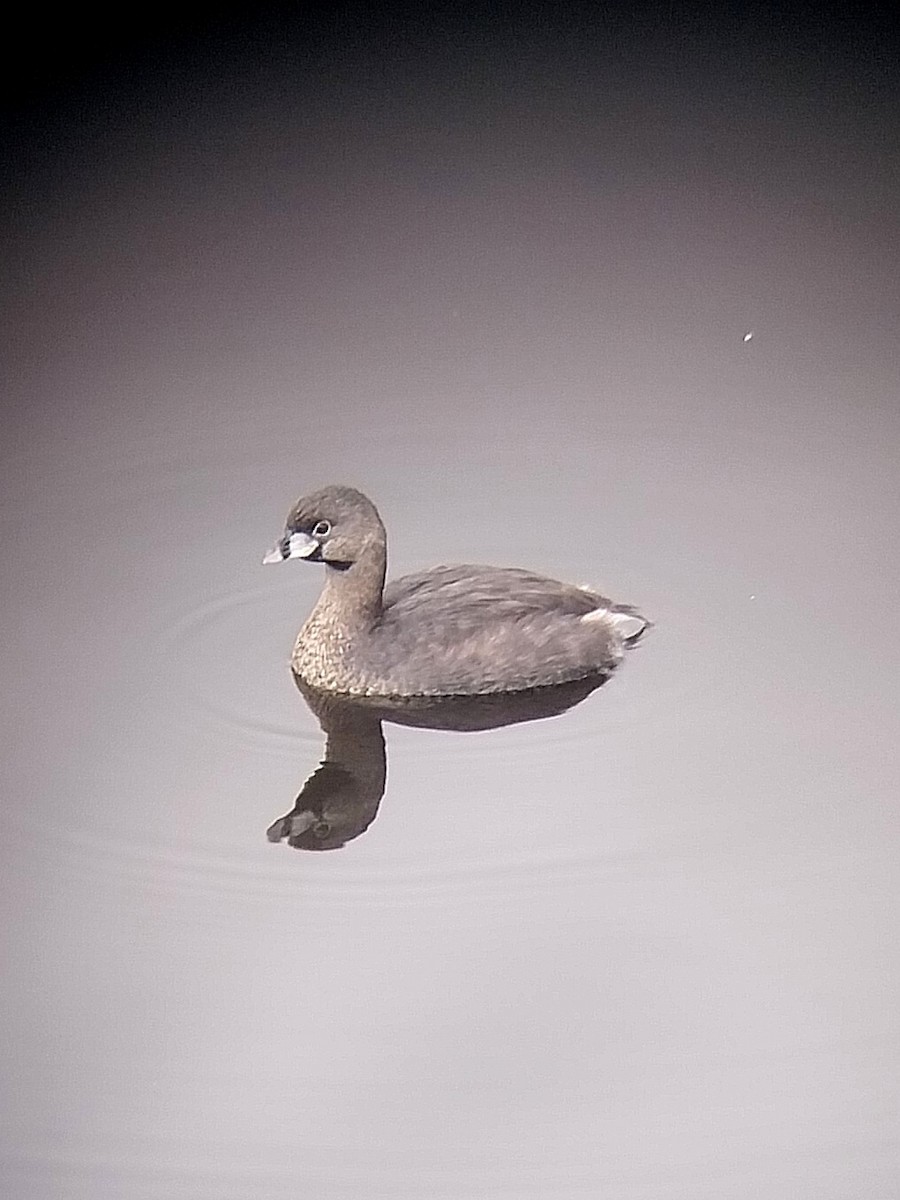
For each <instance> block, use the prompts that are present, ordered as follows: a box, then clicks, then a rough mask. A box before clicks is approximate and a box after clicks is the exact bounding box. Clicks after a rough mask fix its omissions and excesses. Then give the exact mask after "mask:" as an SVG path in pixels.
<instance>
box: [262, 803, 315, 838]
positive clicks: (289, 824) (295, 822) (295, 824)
mask: <svg viewBox="0 0 900 1200" xmlns="http://www.w3.org/2000/svg"><path fill="white" fill-rule="evenodd" d="M318 819H319V818H318V817H317V816H316V814H315V813H314V812H310V811H309V809H307V810H306V811H305V812H298V813H291V814H290V816H287V817H279V818H278V820H277V821H276V822H275V823H274V825H270V826H269V828H268V829H267V830H266V837H267V838H268V839H269V841H270V842H280V841H281V839H282V838H292V837H300V836H301V834H304V833H306V831H307V829H309V828H310V826H311V825H313V824H315V822H316V821H317V820H318Z"/></svg>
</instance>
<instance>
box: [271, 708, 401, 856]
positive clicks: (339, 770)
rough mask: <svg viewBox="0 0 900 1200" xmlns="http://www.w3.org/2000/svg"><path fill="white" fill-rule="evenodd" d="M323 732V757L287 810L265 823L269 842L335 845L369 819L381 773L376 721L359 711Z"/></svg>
mask: <svg viewBox="0 0 900 1200" xmlns="http://www.w3.org/2000/svg"><path fill="white" fill-rule="evenodd" d="M325 732H326V733H327V735H328V736H327V741H326V743H325V759H324V761H323V762H322V765H321V766H320V767H319V768H318V769H317V770H316V771H314V772H313V774H312V775H311V776H310V777H309V779H307V781H306V783H305V784H304V785H303V790H302V791H301V792H300V795H299V796H298V797H297V800H296V802H295V804H294V808H293V810H292V811H291V812H289V813H286V814H285V815H284V816H283V817H279V819H278V820H277V821H275V822H274V823H273V824H272V825H270V826H269V829H268V830H267V835H266V836H267V837H268V839H269V841H270V842H280V841H287V843H288V845H290V846H293V847H294V849H295V850H338V849H340V847H341V846H343V845H345V843H347V842H349V841H352V840H353V838H355V837H359V835H360V834H361V833H364V832H365V830H366V829H368V827H369V825H371V823H372V821H374V819H375V814H376V813H377V812H378V805H379V803H380V802H381V797H382V795H383V794H384V782H385V775H386V773H387V762H386V759H385V753H384V737H383V735H382V732H381V722H380V721H379V720H378V718H377V717H372V716H369V715H368V714H367V713H366V714H362V713H360V714H357V715H356V719H354V720H351V721H340V722H335V727H334V728H333V729H328V728H326V730H325Z"/></svg>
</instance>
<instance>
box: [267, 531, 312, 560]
mask: <svg viewBox="0 0 900 1200" xmlns="http://www.w3.org/2000/svg"><path fill="white" fill-rule="evenodd" d="M318 549H319V543H318V542H317V541H316V539H315V538H314V537H310V536H309V534H308V533H286V534H285V535H284V537H283V538H282V539H281V540H280V541H278V542H276V543H275V545H274V546H273V547H272V549H271V550H270V551H269V553H268V554H267V555H266V556H265V558H264V559H263V563H280V562H284V560H285V559H286V558H309V557H310V556H311V555H313V554H315V552H316V551H317V550H318Z"/></svg>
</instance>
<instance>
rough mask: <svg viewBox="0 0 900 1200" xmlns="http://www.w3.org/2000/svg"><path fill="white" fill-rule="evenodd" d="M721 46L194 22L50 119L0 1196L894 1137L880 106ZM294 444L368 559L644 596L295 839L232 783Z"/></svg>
mask: <svg viewBox="0 0 900 1200" xmlns="http://www.w3.org/2000/svg"><path fill="white" fill-rule="evenodd" d="M741 62H742V63H743V68H744V69H743V73H741V72H737V73H735V72H732V73H731V74H729V72H727V71H725V70H724V69H723V70H722V71H720V72H717V71H715V70H711V69H710V70H706V71H704V68H703V63H702V62H700V61H699V60H697V59H696V58H692V57H691V56H690V55H687V57H685V56H684V55H681V56H679V53H676V52H675V51H673V52H672V54H671V55H670V56H666V55H662V56H661V55H660V54H658V53H657V54H656V56H655V57H653V56H651V58H650V60H649V61H648V62H646V63H645V62H644V61H643V58H642V55H641V53H640V52H639V48H637V47H635V48H633V50H632V51H631V52H629V53H628V54H625V55H624V57H623V56H622V55H621V54H620V53H619V52H618V51H617V50H616V48H615V47H612V48H609V47H607V48H606V49H604V48H602V47H600V48H598V46H597V45H586V46H584V47H578V46H575V45H573V46H569V47H568V48H563V49H562V50H561V49H559V48H557V49H556V50H555V51H554V52H553V53H552V54H551V53H549V52H547V53H546V54H544V55H543V56H542V53H541V51H540V46H539V44H538V46H537V49H536V48H535V47H534V46H528V47H525V48H522V49H521V50H520V52H519V53H516V52H514V51H510V53H508V54H503V55H501V54H499V53H497V54H494V53H492V52H488V51H486V52H485V53H483V54H481V55H477V56H475V57H474V59H473V58H471V57H467V55H466V52H465V47H462V48H459V47H457V49H456V51H455V52H454V53H452V54H450V53H449V52H447V51H446V47H442V48H441V49H440V53H439V52H438V51H437V50H435V51H434V52H433V53H431V54H430V55H429V53H428V52H426V50H423V49H422V48H419V50H417V52H416V53H415V54H412V53H410V54H409V55H406V56H404V54H403V52H402V50H398V51H397V53H396V54H395V55H394V56H393V57H392V56H391V55H381V56H377V55H375V56H373V55H367V54H366V53H364V52H362V51H360V52H359V53H357V54H355V55H349V56H347V57H346V58H337V59H336V58H327V57H326V58H325V59H324V60H316V59H314V58H310V59H308V60H306V59H304V60H302V61H300V62H299V63H298V62H296V61H294V60H289V59H287V58H284V59H279V58H277V57H276V58H275V59H274V60H273V61H271V62H269V63H268V65H267V66H266V67H265V69H259V70H250V69H247V70H246V71H245V72H243V73H242V72H241V71H239V70H237V69H236V67H235V64H234V63H233V62H231V61H229V62H227V63H226V62H223V63H222V64H220V65H222V67H223V70H221V71H219V70H213V69H212V67H209V68H207V70H206V71H205V73H204V72H203V71H198V72H196V73H193V74H192V73H191V72H190V71H188V70H186V69H183V70H182V73H181V74H180V75H176V76H175V77H174V78H173V79H169V78H168V77H162V76H160V77H159V78H158V79H156V80H155V83H154V87H153V88H152V89H150V90H149V91H148V90H147V88H146V87H144V89H143V90H137V91H135V92H129V91H128V90H127V88H126V87H125V85H124V84H120V87H121V89H122V90H120V92H118V93H116V95H117V96H118V99H119V102H120V103H119V104H118V105H117V104H116V103H113V102H112V101H109V102H108V103H107V104H106V105H104V104H103V103H101V100H102V98H103V95H104V93H103V92H102V90H98V91H96V92H92V93H91V95H90V97H89V100H90V103H85V105H84V107H83V109H81V110H78V109H74V110H71V111H69V112H68V114H67V115H66V118H65V121H64V122H63V123H62V124H61V125H60V126H57V127H55V132H54V136H53V138H52V139H50V141H48V142H46V143H42V142H41V141H40V139H38V138H35V139H34V140H33V141H32V142H31V143H29V145H28V147H27V152H25V153H24V154H23V155H22V157H21V158H20V160H19V167H20V173H19V174H18V175H16V176H15V178H14V179H13V181H12V182H11V183H10V185H9V197H10V205H9V209H8V212H9V221H8V222H7V227H6V228H7V235H6V241H5V251H4V260H5V262H6V267H5V269H4V278H3V284H2V287H3V293H4V295H3V312H4V323H5V338H4V340H5V344H6V346H7V350H6V351H5V353H4V384H3V395H4V412H3V430H2V438H3V472H2V489H3V503H2V510H0V522H2V526H0V528H2V537H3V546H4V551H3V572H2V596H3V598H2V611H3V630H4V663H5V666H4V682H5V685H6V686H5V687H4V689H3V700H2V706H3V707H2V716H0V720H2V728H3V734H4V745H5V752H4V756H3V768H2V779H3V804H2V818H0V820H2V836H0V856H2V871H0V888H2V894H3V900H2V904H3V912H4V928H5V948H4V958H5V967H4V976H3V978H4V983H3V1000H2V1009H3V1022H2V1023H3V1028H4V1029H5V1030H6V1033H7V1036H6V1037H5V1038H4V1040H3V1041H4V1045H3V1051H2V1077H3V1080H4V1083H3V1093H4V1098H3V1102H2V1112H3V1121H2V1129H3V1132H2V1134H0V1139H2V1140H0V1151H2V1159H0V1182H2V1188H3V1194H4V1195H7V1196H9V1197H13V1198H15V1200H33V1198H41V1200H44V1198H48V1197H65V1198H66V1200H81V1198H85V1200H88V1198H90V1200H105V1198H107V1197H109V1198H113V1197H115V1198H119V1197H128V1200H151V1198H153V1200H156V1198H169V1197H186V1198H190V1200H198V1198H207V1197H208V1198H215V1200H245V1198H246V1197H248V1196H253V1197H254V1198H255V1200H269V1198H282V1197H284V1198H287V1197H291V1198H294V1197H301V1198H306V1197H310V1198H314V1200H337V1198H341V1200H350V1198H354V1200H355V1198H357V1197H359V1198H360V1200H363V1198H365V1200H373V1198H374V1197H382V1196H383V1197H390V1198H392V1200H400V1198H403V1197H410V1198H418V1197H422V1196H428V1197H438V1198H442V1197H447V1198H448V1200H449V1198H452V1200H468V1198H470V1197H471V1198H478V1200H486V1198H489V1197H504V1198H505V1197H515V1198H516V1200H530V1198H532V1197H533V1198H534V1200H547V1198H549V1197H559V1198H566V1200H569V1198H572V1200H574V1198H578V1200H581V1198H588V1197H596V1196H600V1195H603V1196H610V1197H615V1198H616V1200H630V1198H632V1197H633V1198H638V1197H639V1198H640V1200H651V1198H652V1200H657V1198H659V1200H675V1198H683V1200H706V1198H708V1200H745V1198H747V1200H749V1198H750V1197H754V1198H755V1197H759V1196H767V1197H772V1198H773V1200H778V1198H780V1197H791V1200H845V1198H847V1200H849V1198H851V1197H852V1198H853V1200H888V1198H889V1197H892V1196H895V1195H896V1194H897V1191H898V1188H900V1136H898V1129H900V1125H898V1104H897V1100H898V1084H897V1080H898V1068H900V1056H898V1048H900V1039H898V1019H897V1014H898V1011H900V1006H898V1003H897V983H898V978H897V976H898V970H897V968H898V952H897V929H898V912H897V898H898V871H897V834H898V819H897V796H898V776H900V770H898V768H900V749H898V736H897V735H898V729H897V714H898V700H900V696H898V649H900V637H898V629H897V620H896V612H897V607H898V598H900V591H898V589H900V571H898V555H897V528H898V515H900V514H898V500H900V483H898V480H900V469H898V461H900V407H898V394H900V393H898V370H897V366H898V363H897V354H898V352H897V346H898V338H897V332H898V330H897V324H898V323H897V317H898V282H897V280H898V270H897V226H896V220H895V218H896V210H893V216H891V211H892V210H891V204H892V198H895V189H896V171H897V166H898V157H897V137H896V130H897V127H898V126H897V124H896V123H893V124H892V122H891V119H890V118H891V117H892V115H893V114H894V109H893V108H892V107H891V103H890V102H889V98H888V97H887V96H886V94H885V93H884V92H883V91H882V92H879V91H878V89H877V87H875V86H874V85H873V86H872V87H870V88H869V90H866V88H867V85H866V82H865V79H864V78H863V76H862V75H858V74H854V73H853V72H852V71H851V72H849V73H848V72H845V73H844V75H840V73H838V76H837V78H835V76H834V73H833V72H830V73H829V71H826V70H825V69H824V67H822V68H821V69H820V67H819V66H817V64H816V62H815V60H814V59H810V60H804V62H803V63H802V64H801V65H800V66H796V64H794V63H793V60H791V59H790V56H786V57H784V58H783V59H779V58H778V57H777V55H775V56H774V57H772V56H770V57H768V58H766V57H764V56H761V57H759V59H758V60H751V59H750V58H748V59H747V61H746V62H745V61H744V60H741ZM257 65H258V64H257ZM662 65H667V68H668V69H667V70H660V67H661V66H662ZM795 66H796V70H794V67H795ZM224 68H227V69H224ZM792 70H794V73H793V74H792ZM804 72H805V73H804ZM876 74H877V72H876ZM798 80H799V82H798ZM892 129H893V133H892V132H891V130H892ZM748 332H752V333H753V337H752V338H751V339H750V340H749V341H745V340H744V335H745V334H746V333H748ZM329 482H345V483H349V484H353V485H355V486H357V487H360V488H362V489H363V490H365V491H366V492H367V493H368V494H370V495H371V496H372V498H373V499H374V500H375V501H376V503H377V504H378V505H379V507H380V509H381V511H382V514H383V517H384V519H385V521H386V523H387V526H388V529H389V534H390V551H391V571H392V573H394V574H399V573H402V572H403V571H406V570H411V569H416V568H419V567H422V566H426V565H429V564H432V563H436V562H439V561H451V562H452V561H473V560H474V561H485V562H495V563H500V564H507V565H519V566H527V567H531V568H534V569H538V570H542V571H546V572H548V573H550V574H552V575H555V576H558V577H561V578H565V579H570V580H573V581H575V582H590V583H592V584H595V585H597V586H599V587H601V588H603V589H605V590H606V591H607V592H609V593H610V594H612V595H613V596H614V597H615V598H616V599H619V600H624V601H630V602H633V603H637V604H640V605H641V606H642V607H643V608H644V609H645V610H646V611H647V612H648V613H649V614H650V615H651V616H652V617H653V618H654V620H655V621H656V622H657V628H656V630H654V633H653V636H652V638H651V639H649V641H648V643H647V645H646V646H645V647H642V648H641V650H640V651H639V652H638V653H636V654H634V655H632V656H630V658H629V661H628V663H627V665H626V668H625V670H624V671H623V673H622V674H621V675H620V676H619V677H617V678H616V679H615V680H614V681H613V682H612V683H610V684H609V685H608V686H607V687H605V688H603V689H602V690H601V691H599V692H598V693H597V694H596V695H594V696H592V697H590V698H589V699H588V700H587V701H585V703H583V704H582V705H581V706H580V707H578V708H577V709H575V710H573V711H572V712H570V713H568V714H567V715H565V716H562V717H558V718H554V719H552V720H550V721H547V722H545V723H542V724H537V725H522V726H517V727H513V728H510V729H506V730H500V731H496V732H492V733H483V734H453V733H439V732H427V731H418V730H411V729H403V728H393V727H391V726H387V727H386V737H387V743H388V784H387V793H386V795H385V799H384V801H383V802H382V805H381V810H380V813H379V816H378V819H377V820H376V821H375V822H374V823H373V825H372V826H371V827H370V828H369V830H368V831H367V832H366V833H365V834H364V835H363V836H362V837H360V838H359V839H358V840H356V841H354V842H352V843H351V844H350V845H349V846H348V847H346V848H345V849H344V850H341V851H336V852H334V853H327V854H319V855H314V854H303V853H301V852H294V851H291V850H290V849H288V848H287V847H286V846H284V845H275V846H273V845H269V844H268V843H267V842H266V839H265V829H266V827H267V825H268V824H269V823H270V821H271V820H272V819H273V818H274V817H276V816H277V815H278V814H279V813H281V812H283V811H285V810H286V809H288V808H289V807H290V805H291V803H292V801H293V797H294V795H295V794H296V792H297V791H298V790H299V788H300V786H301V785H302V783H303V781H304V779H305V778H306V777H307V776H308V775H309V773H310V772H311V771H312V770H313V769H314V767H315V765H316V763H317V762H318V760H319V757H320V754H321V740H322V739H321V735H320V732H319V730H318V728H317V726H316V723H315V721H314V720H313V719H312V717H311V715H310V714H309V713H308V712H307V711H306V709H305V708H304V706H303V704H302V702H301V700H300V697H299V696H298V695H297V693H296V692H295V690H294V688H293V686H292V684H291V681H290V677H289V672H288V667H287V664H288V656H289V652H290V646H291V642H292V639H293V636H294V633H295V631H296V629H297V628H298V626H299V624H300V622H301V621H302V619H303V617H304V615H305V613H306V612H307V611H308V609H309V607H310V606H311V604H312V603H313V601H314V598H315V595H316V594H317V590H318V587H319V586H320V582H321V580H320V577H319V575H318V574H317V571H316V570H315V569H314V568H312V567H309V566H307V565H304V564H293V563H291V564H286V565H285V566H283V567H282V568H279V570H277V571H275V570H273V569H271V568H266V569H263V568H262V567H261V565H260V559H261V555H262V553H263V552H264V551H265V550H266V549H267V548H268V547H269V545H270V544H271V543H272V541H273V540H274V538H275V537H276V536H277V535H278V533H279V531H280V529H281V524H282V520H283V517H284V513H285V512H286V510H287V508H288V506H289V504H290V503H291V502H292V501H293V500H294V499H295V497H296V496H297V495H298V494H300V493H301V492H303V491H306V490H309V489H311V488H313V487H316V486H319V485H321V484H324V483H329Z"/></svg>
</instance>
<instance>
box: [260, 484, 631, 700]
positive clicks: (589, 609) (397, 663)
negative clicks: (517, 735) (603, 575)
mask: <svg viewBox="0 0 900 1200" xmlns="http://www.w3.org/2000/svg"><path fill="white" fill-rule="evenodd" d="M287 557H303V558H307V559H308V560H309V561H311V562H324V563H325V565H326V582H325V587H324V589H323V591H322V594H321V596H320V597H319V601H318V603H317V604H316V606H315V608H314V609H313V611H312V613H311V614H310V616H309V618H308V619H307V621H306V622H305V624H304V625H303V628H302V629H301V630H300V633H299V635H298V637H297V641H296V644H295V646H294V652H293V656H292V660H291V661H292V667H293V670H294V672H295V673H296V674H297V676H298V677H299V678H300V679H302V680H303V681H304V682H306V683H307V684H309V685H310V686H312V687H314V688H319V689H322V690H325V691H330V692H335V693H340V694H344V695H350V696H370V697H378V696H380V697H404V696H407V697H414V696H451V695H460V696H466V695H487V694H491V693H497V692H515V691H524V690H527V689H532V688H538V687H547V686H550V685H554V684H560V683H566V682H570V681H572V680H577V679H588V678H592V677H604V676H608V675H610V674H611V673H612V672H613V671H614V670H615V669H616V667H617V666H618V665H619V663H620V662H621V660H622V657H623V654H624V650H625V649H626V648H628V647H630V646H633V645H635V644H636V643H637V642H638V640H639V639H640V637H641V635H642V634H643V632H644V630H645V629H646V627H647V625H648V624H649V622H648V621H647V620H646V618H644V617H642V616H641V615H640V614H639V613H638V612H637V610H636V609H633V608H631V607H630V606H629V605H621V604H613V603H612V602H611V601H609V600H607V599H605V598H604V597H603V596H601V595H599V594H598V593H596V592H593V591H590V590H588V589H586V588H583V587H575V586H574V585H572V584H566V583H560V582H558V581H556V580H554V579H548V578H546V577H544V576H541V575H536V574H534V573H533V572H531V571H524V570H519V569H517V568H501V567H489V566H479V565H463V566H442V567H435V568H433V569H432V570H429V571H422V572H417V573H416V574H412V575H406V576H404V577H403V578H401V579H397V580H394V581H393V582H391V583H389V584H388V586H387V587H386V588H385V587H384V578H385V567H386V561H387V538H386V534H385V531H384V526H383V524H382V522H381V519H380V517H379V515H378V512H377V510H376V509H375V507H374V505H373V504H372V503H371V501H369V500H368V499H367V498H366V497H365V496H363V495H362V493H361V492H357V491H355V490H354V489H352V488H344V487H330V488H323V489H322V490H321V491H319V492H315V493H312V494H311V495H309V496H306V497H304V498H302V499H301V500H299V501H298V502H297V504H295V505H294V507H293V509H292V510H291V512H290V514H289V515H288V521H287V526H286V529H285V534H284V537H283V538H282V539H281V541H280V542H279V543H278V546H277V547H276V549H275V550H274V551H272V552H271V554H270V555H268V556H267V558H266V561H268V562H272V561H279V560H280V558H287Z"/></svg>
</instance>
